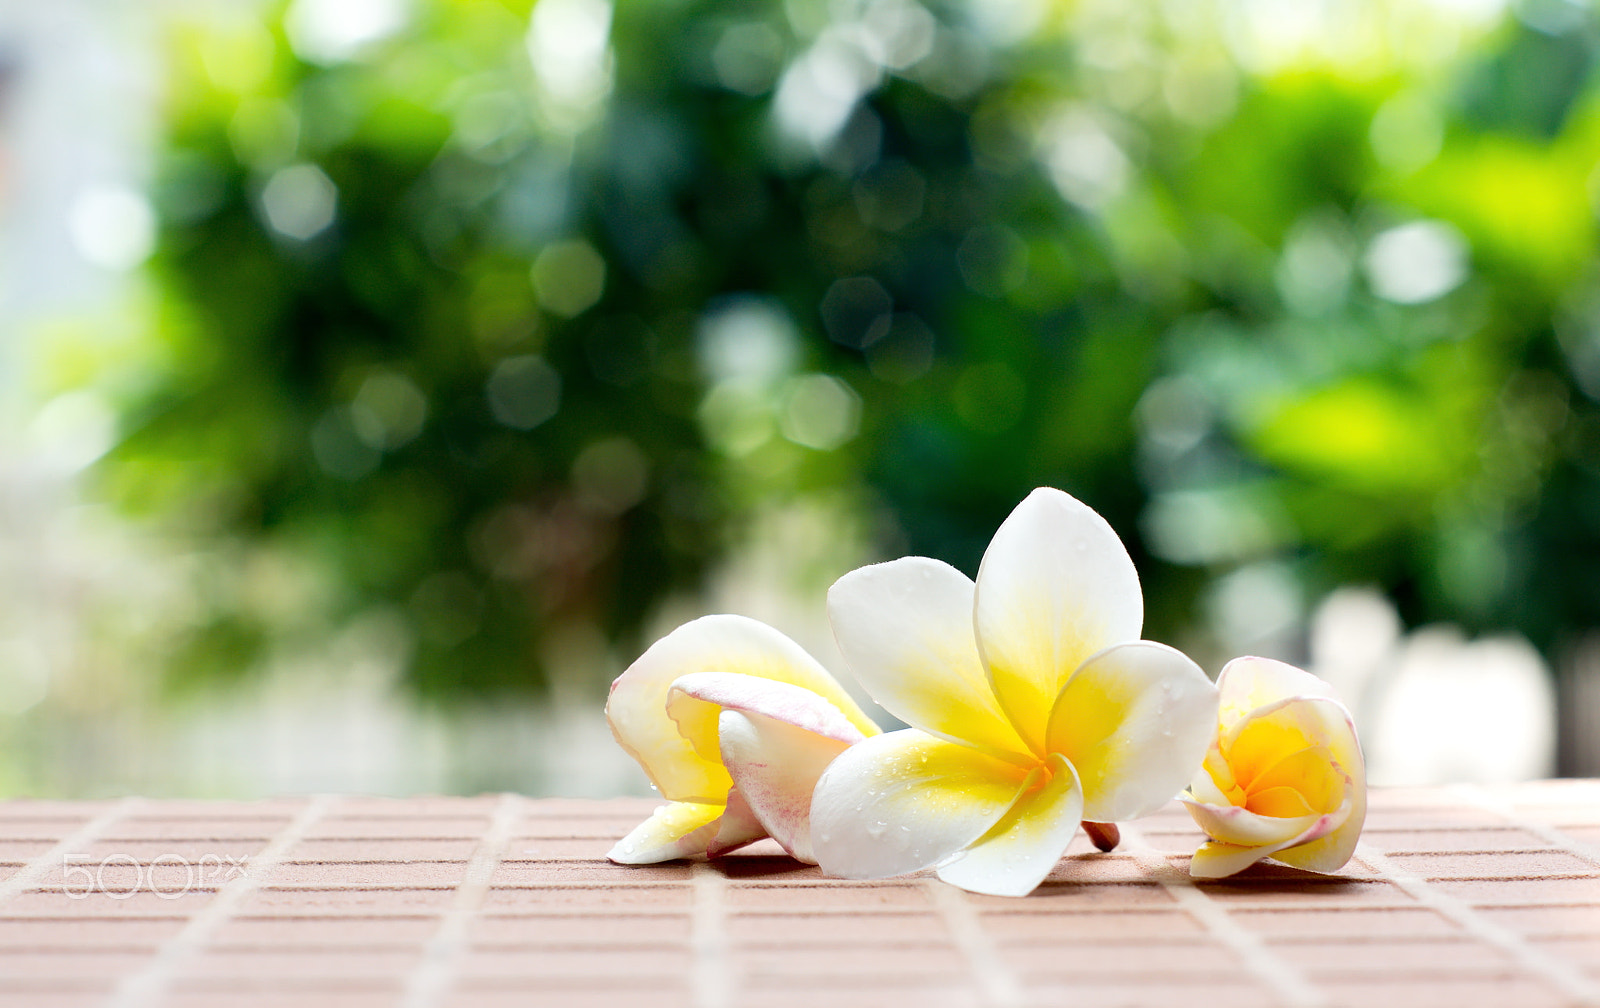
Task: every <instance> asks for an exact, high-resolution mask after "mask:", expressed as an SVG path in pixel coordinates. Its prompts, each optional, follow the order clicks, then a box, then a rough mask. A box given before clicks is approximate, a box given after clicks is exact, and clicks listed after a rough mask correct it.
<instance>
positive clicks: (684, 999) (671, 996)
mask: <svg viewBox="0 0 1600 1008" xmlns="http://www.w3.org/2000/svg"><path fill="white" fill-rule="evenodd" d="M538 992H539V999H538V1000H537V1001H535V1000H534V999H533V998H532V997H531V996H530V993H529V985H528V983H527V981H525V980H520V979H518V980H512V981H509V982H507V981H494V980H483V981H468V982H465V983H463V984H461V985H460V987H459V989H457V990H455V991H453V992H451V993H450V994H448V995H447V996H446V997H445V999H444V1000H443V1002H441V1004H442V1005H443V1008H543V1006H544V1005H546V1004H548V1005H550V1006H551V1008H618V1006H619V1005H645V1004H648V1005H649V1008H691V1006H692V1005H694V1004H696V1001H695V998H694V995H693V994H692V993H691V991H690V990H689V988H688V987H687V985H684V984H682V983H673V982H663V981H661V980H660V979H659V978H653V977H652V978H635V979H634V980H633V983H632V986H629V985H627V984H622V983H618V984H616V985H612V986H602V987H595V986H588V987H574V986H563V985H558V984H555V983H549V982H543V981H541V982H540V984H539V986H538ZM749 1005H751V1002H748V1001H745V1000H744V999H743V997H741V999H740V1004H739V1008H747V1006H749ZM330 1008H335V1006H330ZM812 1008H816V1005H815V1003H814V1002H813V1004H812ZM830 1008H832V1006H830ZM879 1008H882V1006H881V1005H880V1006H879Z"/></svg>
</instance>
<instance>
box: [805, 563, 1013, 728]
mask: <svg viewBox="0 0 1600 1008" xmlns="http://www.w3.org/2000/svg"><path fill="white" fill-rule="evenodd" d="M972 595H973V584H972V581H971V579H969V578H968V577H967V576H966V575H965V574H962V573H961V572H960V571H958V570H956V569H955V568H954V567H951V566H950V565H949V564H946V563H941V562H940V561H938V560H930V559H928V558H927V557H903V558H901V559H899V560H893V561H890V562H889V563H881V564H874V565H872V566H870V567H862V568H861V569H859V570H855V571H851V572H850V573H849V574H846V575H845V576H844V577H842V578H840V579H839V580H838V581H836V582H834V585H833V587H832V588H830V589H829V590H828V619H829V620H830V622H832V624H833V633H834V636H835V638H837V639H838V641H839V650H840V651H841V652H843V653H844V657H845V661H846V662H848V663H849V665H850V670H851V671H852V672H853V673H855V676H856V679H857V680H858V681H859V682H860V683H861V685H862V686H863V687H864V688H865V689H866V691H867V693H868V694H870V695H871V696H872V698H873V699H874V700H876V701H877V702H878V703H879V704H880V705H882V707H883V709H884V710H886V711H888V712H889V713H890V714H893V715H894V716H895V717H897V718H899V719H900V720H902V721H904V722H905V723H906V724H908V725H911V726H912V727H913V728H920V729H922V730H923V731H925V732H927V733H929V734H930V735H937V736H939V737H940V738H943V739H948V740H950V741H953V742H964V743H966V744H968V745H972V746H976V747H977V748H979V749H982V750H984V751H985V752H988V753H990V754H991V755H994V756H1000V757H1001V758H1005V756H1006V755H1007V754H1020V753H1026V752H1027V747H1026V746H1025V745H1023V743H1022V740H1021V739H1020V738H1019V737H1018V736H1017V732H1016V729H1015V728H1013V727H1012V726H1011V723H1010V722H1009V721H1007V720H1006V717H1005V715H1004V714H1003V713H1001V711H1000V703H999V701H998V700H996V699H995V695H994V688H993V687H992V686H991V685H990V683H989V677H988V675H987V674H986V673H985V672H984V670H983V663H982V662H981V661H979V659H978V644H977V639H976V638H975V637H974V636H973V630H972Z"/></svg>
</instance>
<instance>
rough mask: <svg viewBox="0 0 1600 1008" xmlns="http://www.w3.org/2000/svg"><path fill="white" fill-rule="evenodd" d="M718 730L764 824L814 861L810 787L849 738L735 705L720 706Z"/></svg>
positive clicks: (736, 777)
mask: <svg viewBox="0 0 1600 1008" xmlns="http://www.w3.org/2000/svg"><path fill="white" fill-rule="evenodd" d="M720 732H721V737H722V759H723V762H724V763H725V764H726V765H727V767H728V772H729V773H730V774H732V775H733V782H734V785H735V787H736V788H737V790H738V793H739V794H740V795H741V796H742V797H743V799H744V801H745V802H747V803H748V804H749V806H750V809H751V811H752V812H753V813H754V814H755V817H756V819H757V820H759V821H760V823H761V826H762V827H763V828H764V829H765V831H766V832H767V833H768V834H769V835H770V836H771V837H772V838H773V839H774V840H777V841H778V843H779V844H781V845H782V846H783V849H784V850H786V851H788V852H789V853H790V854H792V855H794V857H796V858H797V859H799V860H801V861H804V862H806V863H807V864H816V862H817V859H816V857H815V856H814V855H813V854H812V852H811V793H812V791H813V790H815V788H816V786H817V778H819V777H821V776H822V771H823V770H825V769H826V768H827V766H828V764H829V763H831V762H833V759H834V757H835V756H838V755H839V754H840V753H841V752H843V751H844V750H845V749H846V748H847V747H848V746H849V744H850V743H849V742H842V741H840V740H838V739H836V738H830V737H828V736H826V735H820V734H817V733H815V732H812V731H807V730H805V729H804V728H799V727H796V726H795V725H793V724H790V723H788V722H785V721H780V720H777V719H775V718H771V717H768V716H766V715H764V714H755V713H741V712H740V711H737V710H724V711H723V712H722V717H721V719H720ZM857 737H858V738H859V737H860V736H859V733H857Z"/></svg>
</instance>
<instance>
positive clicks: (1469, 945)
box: [1267, 934, 1514, 979]
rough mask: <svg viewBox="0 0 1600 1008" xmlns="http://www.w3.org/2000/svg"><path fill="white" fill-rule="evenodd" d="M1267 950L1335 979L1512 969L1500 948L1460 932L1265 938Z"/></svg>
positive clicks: (1313, 973) (1310, 973)
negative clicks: (1431, 935)
mask: <svg viewBox="0 0 1600 1008" xmlns="http://www.w3.org/2000/svg"><path fill="white" fill-rule="evenodd" d="M1267 941H1268V943H1269V945H1270V946H1271V948H1272V952H1273V954H1274V955H1276V956H1277V957H1278V958H1280V959H1282V960H1284V961H1285V962H1288V963H1290V964H1292V965H1294V966H1295V967H1297V968H1299V969H1300V970H1302V971H1304V972H1305V973H1306V974H1307V975H1308V976H1313V977H1320V978H1325V979H1337V978H1338V977H1341V976H1347V975H1352V974H1369V973H1382V974H1385V975H1405V974H1415V973H1431V974H1441V973H1442V974H1446V975H1448V974H1451V973H1455V974H1460V973H1474V972H1476V973H1482V972H1484V971H1490V972H1505V971H1506V970H1509V969H1512V968H1513V965H1514V964H1513V962H1512V960H1511V958H1510V957H1509V956H1508V955H1507V954H1506V953H1505V952H1503V951H1501V950H1500V949H1498V948H1494V947H1492V946H1488V945H1484V944H1483V943H1482V942H1478V941H1475V940H1474V939H1473V938H1472V937H1470V936H1468V935H1465V934H1462V935H1460V936H1459V937H1454V938H1415V937H1412V936H1409V935H1387V936H1379V935H1373V936H1369V937H1367V938H1364V939H1355V938H1346V939H1319V940H1309V941H1308V940H1305V939H1296V940H1292V941H1288V940H1277V941H1275V940H1274V939H1273V937H1272V936H1270V935H1269V936H1268V937H1267Z"/></svg>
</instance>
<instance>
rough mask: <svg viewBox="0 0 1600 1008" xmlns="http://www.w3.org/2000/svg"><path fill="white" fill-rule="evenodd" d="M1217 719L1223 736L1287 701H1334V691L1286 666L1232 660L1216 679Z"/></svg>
mask: <svg viewBox="0 0 1600 1008" xmlns="http://www.w3.org/2000/svg"><path fill="white" fill-rule="evenodd" d="M1217 692H1218V694H1219V695H1220V698H1221V699H1220V701H1219V707H1218V717H1219V718H1220V720H1221V723H1222V730H1223V733H1224V734H1226V733H1227V731H1228V730H1229V729H1231V728H1232V727H1233V726H1234V725H1235V724H1237V723H1238V722H1239V721H1241V720H1243V719H1244V718H1245V717H1247V716H1249V715H1250V714H1251V713H1252V712H1253V711H1256V710H1258V709H1259V708H1262V707H1265V706H1267V705H1268V704H1273V703H1277V702H1278V701H1280V700H1287V699H1288V698H1290V697H1296V696H1305V697H1330V698H1332V697H1334V692H1333V687H1331V686H1329V685H1328V684H1327V683H1326V682H1324V681H1323V680H1321V679H1319V678H1317V677H1316V676H1314V675H1312V674H1311V673H1310V672H1306V671H1304V670H1302V669H1297V668H1295V667H1294V666H1293V665H1290V664H1288V663H1286V662H1281V661H1275V660H1273V659H1271V658H1255V657H1244V658H1235V659H1234V660H1233V661H1230V662H1229V663H1228V664H1226V665H1224V666H1223V667H1222V672H1221V673H1220V674H1219V675H1218V676H1217Z"/></svg>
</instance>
